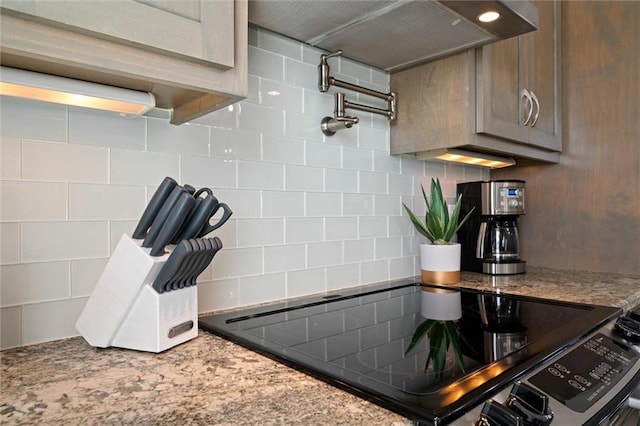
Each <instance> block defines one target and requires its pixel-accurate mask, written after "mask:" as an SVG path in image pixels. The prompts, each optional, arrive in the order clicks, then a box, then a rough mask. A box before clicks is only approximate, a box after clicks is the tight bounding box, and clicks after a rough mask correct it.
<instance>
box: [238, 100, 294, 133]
mask: <svg viewBox="0 0 640 426" xmlns="http://www.w3.org/2000/svg"><path fill="white" fill-rule="evenodd" d="M236 109H237V114H238V129H240V130H245V131H249V132H260V133H263V134H268V135H274V136H282V132H283V125H282V123H283V114H284V111H283V110H280V109H276V108H271V107H267V106H262V105H255V104H252V103H249V102H240V103H239V104H237V108H236Z"/></svg>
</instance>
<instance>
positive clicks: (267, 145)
mask: <svg viewBox="0 0 640 426" xmlns="http://www.w3.org/2000/svg"><path fill="white" fill-rule="evenodd" d="M262 160H263V161H275V162H279V163H289V164H303V163H304V142H303V141H301V140H299V139H287V138H280V137H276V136H270V135H263V137H262Z"/></svg>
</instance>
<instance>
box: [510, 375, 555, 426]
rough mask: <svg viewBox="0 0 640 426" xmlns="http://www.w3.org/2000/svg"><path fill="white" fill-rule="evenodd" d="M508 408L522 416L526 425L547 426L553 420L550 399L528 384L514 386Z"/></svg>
mask: <svg viewBox="0 0 640 426" xmlns="http://www.w3.org/2000/svg"><path fill="white" fill-rule="evenodd" d="M507 406H508V407H509V408H511V410H513V411H515V412H516V413H518V414H519V415H521V416H522V418H523V419H524V423H525V424H526V425H535V426H547V425H549V424H550V423H551V420H553V412H552V411H551V409H550V408H549V397H548V396H547V395H545V394H544V393H542V392H540V391H539V390H537V389H535V388H533V387H531V386H529V385H527V384H526V383H522V382H516V384H515V385H513V388H512V389H511V393H510V394H509V397H508V398H507Z"/></svg>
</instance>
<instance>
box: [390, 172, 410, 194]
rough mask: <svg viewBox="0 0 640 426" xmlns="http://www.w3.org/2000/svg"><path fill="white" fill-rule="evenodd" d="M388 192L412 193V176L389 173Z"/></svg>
mask: <svg viewBox="0 0 640 426" xmlns="http://www.w3.org/2000/svg"><path fill="white" fill-rule="evenodd" d="M388 177H389V194H393V195H413V176H407V175H404V174H402V175H398V174H395V173H389V174H388Z"/></svg>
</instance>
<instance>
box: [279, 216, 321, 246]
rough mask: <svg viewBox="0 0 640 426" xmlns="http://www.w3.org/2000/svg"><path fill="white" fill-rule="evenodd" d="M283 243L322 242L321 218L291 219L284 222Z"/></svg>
mask: <svg viewBox="0 0 640 426" xmlns="http://www.w3.org/2000/svg"><path fill="white" fill-rule="evenodd" d="M284 230H285V234H284V240H285V243H287V244H291V243H305V242H312V241H322V239H323V236H324V223H323V219H321V218H293V219H285V221H284Z"/></svg>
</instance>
